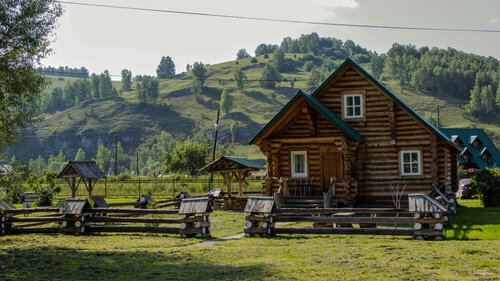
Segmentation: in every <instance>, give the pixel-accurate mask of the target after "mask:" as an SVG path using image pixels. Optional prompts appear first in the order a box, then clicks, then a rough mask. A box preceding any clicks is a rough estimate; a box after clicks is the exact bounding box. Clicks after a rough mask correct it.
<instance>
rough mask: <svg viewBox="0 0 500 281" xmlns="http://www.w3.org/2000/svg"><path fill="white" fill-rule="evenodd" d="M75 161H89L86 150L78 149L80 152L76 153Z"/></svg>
mask: <svg viewBox="0 0 500 281" xmlns="http://www.w3.org/2000/svg"><path fill="white" fill-rule="evenodd" d="M75 160H76V161H82V160H87V159H85V150H83V149H82V148H81V147H80V148H78V151H77V152H76V155H75Z"/></svg>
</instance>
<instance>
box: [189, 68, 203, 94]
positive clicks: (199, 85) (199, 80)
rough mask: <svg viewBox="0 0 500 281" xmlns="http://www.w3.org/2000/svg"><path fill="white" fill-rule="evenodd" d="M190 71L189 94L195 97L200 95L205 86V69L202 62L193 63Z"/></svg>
mask: <svg viewBox="0 0 500 281" xmlns="http://www.w3.org/2000/svg"><path fill="white" fill-rule="evenodd" d="M191 70H192V72H193V73H192V81H191V92H192V93H193V94H195V95H200V94H201V92H202V90H203V86H204V85H205V80H206V79H207V76H206V75H207V69H206V68H205V65H204V64H203V63H202V62H195V63H194V64H193V68H192V69H191Z"/></svg>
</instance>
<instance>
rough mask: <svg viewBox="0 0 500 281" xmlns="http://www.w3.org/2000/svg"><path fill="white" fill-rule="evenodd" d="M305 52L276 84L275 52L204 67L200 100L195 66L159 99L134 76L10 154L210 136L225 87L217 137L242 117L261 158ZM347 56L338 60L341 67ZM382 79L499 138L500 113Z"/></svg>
mask: <svg viewBox="0 0 500 281" xmlns="http://www.w3.org/2000/svg"><path fill="white" fill-rule="evenodd" d="M303 56H305V55H304V54H295V55H294V54H286V58H291V59H294V60H295V61H296V63H297V65H296V67H295V70H294V71H292V72H290V73H284V74H283V77H284V78H285V80H286V81H282V82H279V83H278V84H277V86H276V88H274V89H265V88H261V87H260V86H259V83H258V79H259V78H260V75H261V74H260V73H261V71H262V68H263V67H264V66H265V65H266V63H269V62H270V58H268V59H265V58H264V56H258V57H256V58H257V62H254V63H252V62H251V58H246V59H241V60H238V61H230V62H224V63H220V64H216V65H209V66H207V81H206V83H205V87H204V88H203V93H202V94H201V96H200V97H198V98H196V97H195V96H194V95H193V94H191V91H190V86H191V74H190V72H185V73H182V74H179V75H176V77H175V78H173V79H160V86H159V88H160V95H159V98H158V101H157V103H155V104H144V103H140V102H139V100H138V97H137V90H136V85H137V82H134V83H133V85H132V91H129V92H122V93H120V96H119V97H113V98H100V99H94V100H87V101H84V102H81V103H79V104H77V105H75V106H73V107H71V108H68V109H65V110H63V111H59V112H56V113H53V114H43V115H42V117H43V121H41V122H40V123H37V124H35V125H34V127H31V128H27V129H26V130H25V131H24V134H23V135H24V137H23V139H22V141H21V142H20V143H19V144H18V145H16V146H14V147H12V148H11V149H10V151H9V152H10V153H11V154H14V155H16V157H20V158H21V159H31V158H36V157H37V156H38V155H39V154H41V155H42V156H43V157H44V158H47V157H48V155H51V154H53V155H55V154H57V152H58V151H59V150H60V149H62V150H63V152H64V153H65V154H66V156H67V157H68V158H72V157H74V155H75V154H76V151H77V149H78V148H79V147H82V148H83V149H84V150H85V151H87V153H88V155H94V154H95V153H96V151H97V145H98V144H99V143H102V144H104V145H105V146H106V147H108V148H110V147H111V145H112V141H113V139H114V135H115V134H116V135H117V136H118V138H119V140H120V142H121V143H122V145H123V147H124V149H125V153H128V154H130V155H132V154H133V153H134V152H135V151H136V148H137V147H141V146H142V147H145V146H150V145H152V144H153V143H154V142H155V136H157V135H159V134H160V132H162V131H167V132H169V133H171V134H173V135H174V137H175V138H177V139H179V140H182V139H186V138H188V137H196V136H202V135H205V136H211V133H212V131H213V124H214V121H215V118H216V112H217V108H218V103H219V100H220V95H221V93H222V90H223V89H226V90H228V92H229V93H230V95H231V96H232V97H233V98H234V106H233V108H232V110H231V111H230V112H229V113H228V114H225V115H222V116H221V121H220V139H219V140H220V142H221V143H225V144H227V143H229V142H230V141H231V135H230V126H231V124H233V123H235V122H238V123H236V124H237V127H238V134H237V136H236V143H237V145H235V146H234V149H235V151H236V153H238V154H243V155H246V156H248V157H251V158H261V157H262V155H261V154H260V152H259V150H258V149H257V148H256V147H249V146H247V145H246V143H247V141H248V140H249V139H250V138H251V137H252V136H253V135H254V134H255V133H256V132H257V131H258V130H259V129H260V128H261V127H262V126H263V125H264V124H265V123H266V122H267V121H268V120H269V119H271V118H272V116H273V115H274V114H275V113H276V112H277V111H278V110H279V109H280V108H281V107H282V106H283V105H284V104H285V103H286V102H287V101H288V100H289V99H290V97H291V96H292V95H293V94H295V92H296V91H297V89H307V88H308V87H307V78H308V76H309V74H310V73H309V72H306V71H304V67H303V66H304V62H302V61H301V60H300V58H301V57H303ZM271 57H272V56H271ZM342 61H343V60H334V61H333V62H334V63H335V65H336V66H338V65H340V64H341V63H342ZM361 66H362V67H363V68H365V69H366V70H367V71H369V72H370V71H371V69H370V64H369V63H361ZM239 68H242V69H243V71H244V72H245V74H246V75H247V77H248V79H249V86H248V87H247V88H246V89H244V91H239V90H237V88H236V83H235V82H234V81H232V80H233V73H234V72H235V71H236V70H237V69H239ZM384 77H385V79H383V81H382V82H383V83H384V84H385V85H387V86H388V88H389V89H391V90H392V91H393V92H394V93H396V94H397V95H398V96H400V97H401V98H402V99H403V100H404V101H405V102H407V103H408V104H409V105H410V106H411V107H413V108H414V109H415V110H416V111H417V112H419V113H420V114H422V115H425V114H427V115H426V116H429V114H430V113H434V112H435V108H436V106H439V107H440V118H441V125H442V126H443V127H478V128H484V129H485V130H486V132H487V133H488V134H489V135H490V137H492V138H493V140H494V142H495V143H496V144H497V145H499V144H500V124H499V123H500V122H499V121H498V120H500V115H499V114H498V113H497V114H496V115H492V116H490V117H489V118H482V119H481V121H477V120H473V119H470V118H469V117H466V116H467V115H466V114H465V111H464V106H465V104H466V103H467V101H466V100H459V99H457V98H455V97H453V96H447V95H443V94H440V95H437V94H433V93H429V92H421V91H416V90H407V89H402V88H401V86H399V83H397V82H396V81H395V80H391V79H388V78H387V76H384ZM294 78H295V82H294V88H291V87H290V86H291V82H290V81H292V80H294ZM50 79H51V81H52V84H51V86H50V87H49V88H48V89H47V91H51V90H52V89H53V88H55V87H60V88H64V85H65V84H66V83H68V81H73V80H75V78H68V77H64V78H63V77H53V76H50ZM113 84H114V86H115V87H116V88H117V89H118V90H120V89H121V82H113ZM426 112H428V113H426Z"/></svg>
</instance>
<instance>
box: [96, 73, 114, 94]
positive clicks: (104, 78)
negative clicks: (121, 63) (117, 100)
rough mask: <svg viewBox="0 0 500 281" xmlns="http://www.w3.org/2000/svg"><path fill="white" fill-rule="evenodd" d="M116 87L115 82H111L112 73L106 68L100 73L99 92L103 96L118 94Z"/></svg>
mask: <svg viewBox="0 0 500 281" xmlns="http://www.w3.org/2000/svg"><path fill="white" fill-rule="evenodd" d="M115 92H116V89H114V88H113V83H111V74H109V71H108V70H107V69H106V70H104V72H103V73H101V75H99V93H100V94H101V97H104V98H106V97H113V96H116V95H117V93H115Z"/></svg>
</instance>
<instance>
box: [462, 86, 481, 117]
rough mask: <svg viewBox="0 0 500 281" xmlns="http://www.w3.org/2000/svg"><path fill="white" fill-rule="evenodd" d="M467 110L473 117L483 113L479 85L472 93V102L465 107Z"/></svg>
mask: <svg viewBox="0 0 500 281" xmlns="http://www.w3.org/2000/svg"><path fill="white" fill-rule="evenodd" d="M465 110H466V111H467V112H468V113H469V114H471V115H475V114H477V113H479V112H482V111H483V103H482V100H481V89H480V88H479V85H476V86H474V89H472V91H471V92H470V102H469V104H467V105H466V106H465Z"/></svg>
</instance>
